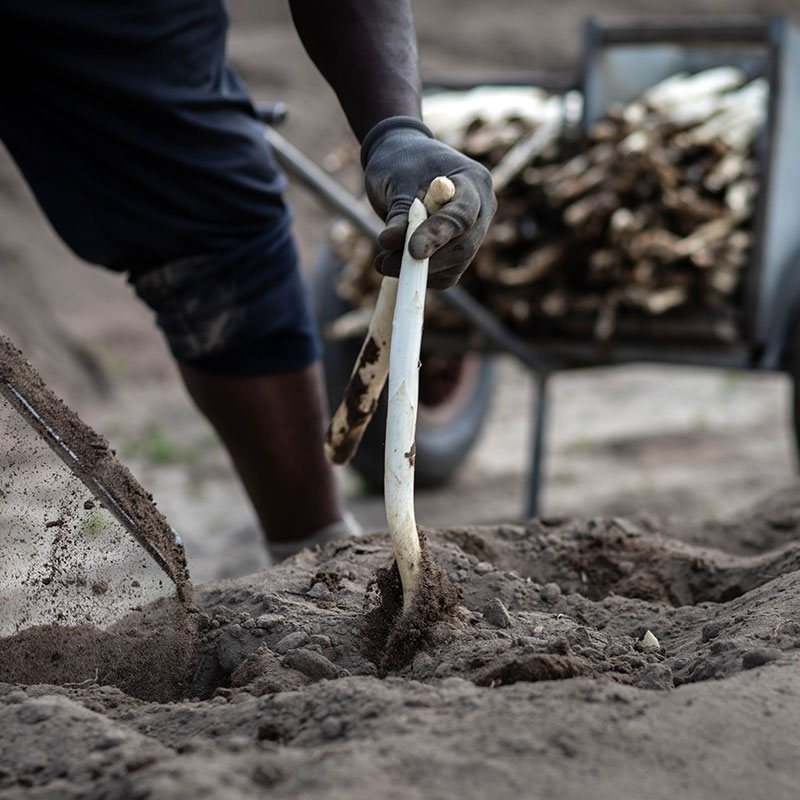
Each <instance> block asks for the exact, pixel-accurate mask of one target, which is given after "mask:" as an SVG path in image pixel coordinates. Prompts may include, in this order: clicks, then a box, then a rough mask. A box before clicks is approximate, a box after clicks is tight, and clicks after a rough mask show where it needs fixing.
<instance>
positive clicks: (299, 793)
mask: <svg viewBox="0 0 800 800" xmlns="http://www.w3.org/2000/svg"><path fill="white" fill-rule="evenodd" d="M649 8H650V4H647V3H643V2H636V1H635V0H614V2H610V1H609V2H605V3H600V4H597V3H594V4H589V3H586V2H585V0H575V2H566V3H560V4H559V5H558V13H556V12H555V11H554V10H553V9H552V8H551V7H549V6H545V5H544V4H540V5H539V6H538V7H537V6H532V5H531V4H529V3H523V2H520V0H501V1H500V2H498V3H495V4H493V5H492V7H491V13H489V12H487V10H486V8H485V6H480V5H478V4H477V3H476V2H473V0H469V1H468V2H465V1H463V0H461V1H460V2H455V0H435V2H429V3H422V2H417V3H416V4H415V9H416V13H417V21H418V26H419V30H420V44H421V56H422V63H423V67H424V70H425V72H426V73H427V74H429V75H433V74H442V73H445V74H450V75H452V74H460V75H464V74H469V75H473V74H484V75H485V74H503V73H507V72H509V71H535V70H541V69H561V70H566V71H571V70H574V69H575V68H576V59H577V57H578V55H579V27H580V21H581V20H582V18H583V17H584V15H585V14H586V13H598V14H606V13H608V14H612V13H613V14H617V15H636V16H639V15H646V14H648V13H650V12H649ZM701 11H703V12H704V13H707V12H726V11H727V12H735V13H752V12H756V11H758V12H770V11H775V12H781V11H783V12H786V13H795V14H796V13H797V12H796V10H795V4H794V3H792V2H790V0H784V2H780V1H771V2H759V3H756V2H750V1H749V0H747V2H730V1H728V0H725V1H723V0H705V2H704V3H702V4H699V3H697V2H691V3H690V2H688V0H678V2H675V3H673V4H671V6H670V13H675V14H678V13H700V12H701ZM232 12H233V22H234V25H233V30H232V35H231V52H232V56H233V58H234V60H235V62H236V63H237V65H238V66H239V68H240V70H241V71H242V73H243V75H244V76H245V78H246V80H247V81H248V84H249V85H250V86H251V89H252V91H253V93H254V94H255V95H256V96H257V97H258V98H259V99H260V100H264V101H267V100H285V101H288V103H289V106H290V113H291V118H290V121H289V123H288V124H287V127H286V134H287V136H289V137H290V138H291V139H292V140H293V141H294V142H296V143H297V144H298V145H299V146H300V147H302V148H303V149H305V150H306V151H307V152H309V153H310V154H312V155H314V156H316V157H318V158H322V157H324V156H325V154H326V153H328V152H330V151H331V150H334V149H335V148H337V147H339V146H342V145H345V146H351V140H349V138H348V133H347V128H346V124H345V122H344V120H343V118H342V116H341V113H340V112H339V111H338V110H337V108H336V104H335V100H334V99H333V97H332V95H331V93H330V91H329V90H328V89H327V87H326V86H325V85H324V83H323V82H322V81H321V79H320V78H319V77H318V76H317V75H316V73H315V72H314V70H313V67H312V66H311V65H310V64H309V63H308V61H307V59H306V58H305V56H304V55H303V54H302V50H301V48H300V45H299V43H298V42H297V39H296V37H295V35H294V34H293V32H292V29H291V26H290V24H289V22H288V17H287V14H286V11H285V9H284V7H283V5H282V4H280V5H279V4H260V3H259V4H256V3H253V2H251V1H250V0H238V1H237V2H233V3H232ZM348 143H350V145H348ZM343 179H344V180H345V181H348V182H350V184H351V186H353V187H355V186H356V185H357V178H356V177H355V176H353V175H352V174H350V173H348V174H345V175H344V176H343ZM291 199H292V202H293V204H294V206H295V209H296V212H297V218H298V225H297V229H298V234H299V239H300V245H301V251H302V253H303V255H304V257H305V260H306V262H307V263H309V264H310V263H311V262H312V261H313V254H314V252H315V250H316V248H317V246H318V245H319V243H320V241H321V240H322V239H323V237H324V235H325V227H326V220H327V215H326V213H325V211H324V210H322V209H320V208H319V207H318V206H317V205H316V204H315V202H314V201H313V200H311V199H309V198H308V197H307V196H306V195H304V194H303V193H302V191H301V190H298V189H292V190H291ZM0 241H1V242H2V250H0V275H2V281H3V287H4V290H3V292H2V294H0V320H1V322H0V326H2V328H3V330H4V331H5V332H7V333H9V334H10V335H11V336H12V338H14V339H15V341H17V342H18V343H19V344H20V345H21V346H22V347H23V348H24V349H25V350H26V352H27V354H28V355H29V357H30V358H31V359H32V360H33V361H34V363H35V364H36V366H37V367H39V369H40V370H41V371H42V373H43V374H44V376H45V378H46V379H47V380H48V381H49V382H50V383H51V384H52V386H53V388H54V389H56V390H57V391H58V392H59V393H60V394H62V395H63V396H64V397H65V398H66V399H67V400H68V401H69V402H70V403H71V404H72V405H73V406H74V407H75V408H76V409H77V410H78V411H79V412H80V414H81V415H82V416H83V417H84V418H86V420H87V421H88V422H89V423H90V424H92V425H93V426H94V427H96V428H97V429H99V430H101V431H102V432H103V433H104V434H106V435H107V436H108V437H109V439H110V440H111V442H112V444H113V446H114V447H115V448H116V449H117V450H118V452H119V453H120V455H121V456H122V459H123V461H124V462H125V463H126V464H128V465H129V466H131V468H132V470H133V471H134V473H135V474H136V475H137V476H138V477H139V479H140V480H141V481H142V483H143V484H144V485H145V486H146V487H147V488H148V489H149V490H150V491H152V492H153V493H154V495H155V497H156V499H157V500H158V502H159V507H160V508H161V509H162V510H163V511H164V512H165V513H166V515H167V517H168V519H169V520H170V521H171V523H172V524H173V525H174V526H175V527H176V528H178V530H179V531H180V532H181V534H182V536H183V538H184V540H185V542H186V547H187V555H188V557H189V562H190V569H191V572H192V575H193V578H194V581H195V583H196V584H201V585H200V587H199V591H198V604H199V606H200V611H201V612H202V613H201V614H198V615H195V616H194V617H192V626H193V627H192V629H191V630H190V636H189V640H188V645H187V644H186V640H184V639H183V638H181V637H178V638H179V639H180V642H182V643H183V644H182V645H181V647H180V649H178V650H176V655H177V654H182V655H185V654H186V653H187V652H189V654H190V655H191V660H192V668H191V669H189V670H188V671H187V670H185V669H177V668H178V667H180V666H181V664H185V663H186V662H184V661H182V660H181V659H180V658H177V657H176V658H175V659H173V660H169V659H167V660H163V659H162V662H161V667H162V668H163V667H166V668H172V667H175V668H176V670H177V672H175V671H173V672H172V673H171V674H170V675H167V676H166V678H168V680H167V679H165V680H160V679H159V680H156V679H155V676H154V681H153V684H152V685H151V686H150V687H148V686H147V685H144V686H143V685H142V682H141V680H139V681H133V680H132V679H131V674H130V670H129V671H128V672H127V673H126V671H125V670H119V671H117V672H115V671H114V670H107V671H103V670H101V667H102V666H103V665H106V666H107V665H108V660H107V657H105V658H106V660H105V661H103V660H102V658H100V657H99V656H97V657H95V656H94V655H93V654H95V653H97V652H99V651H97V650H96V649H95V648H96V643H93V640H92V639H91V637H89V638H87V640H86V642H87V644H86V648H87V649H86V651H85V652H84V653H78V656H79V658H78V660H77V662H76V663H74V664H71V665H68V666H69V675H70V677H71V678H72V680H70V681H69V683H71V684H76V685H72V686H67V687H55V686H52V685H48V683H47V681H48V680H56V679H60V680H63V674H64V673H59V674H56V673H52V674H51V675H50V677H49V678H48V675H47V673H46V666H47V659H46V658H44V659H42V664H41V665H40V666H43V669H45V672H44V673H37V674H36V676H35V680H34V679H33V678H32V677H31V675H30V674H28V675H26V674H24V673H15V674H14V675H13V676H12V675H11V673H9V672H6V675H8V676H9V678H12V677H13V680H15V681H19V682H20V683H21V685H12V684H10V683H9V684H0V719H2V722H1V723H0V731H2V733H0V797H4V798H5V797H9V798H16V797H26V798H28V797H42V798H56V797H58V798H61V797H67V798H69V797H98V798H99V797H158V798H170V797H178V796H181V797H183V796H186V795H192V794H193V795H196V796H198V797H220V796H225V797H231V798H236V797H252V796H269V797H273V796H274V797H293V798H296V797H315V798H316V797H344V796H347V797H356V798H358V797H365V798H366V797H370V798H373V797H400V796H401V795H402V796H403V797H420V798H423V797H424V798H450V797H457V796H460V797H470V798H471V797H475V798H482V797H488V796H492V797H519V796H520V795H522V796H534V797H543V798H544V797H553V798H571V799H572V798H584V797H586V798H589V797H593V798H639V797H644V796H650V797H655V798H660V797H664V798H667V797H670V798H672V797H675V796H681V797H714V798H717V797H719V798H723V797H724V798H738V797H741V798H752V797H761V796H767V795H768V796H771V797H776V798H784V797H785V798H790V797H796V795H797V791H796V786H797V781H798V778H800V774H798V773H800V759H798V758H797V753H798V748H799V747H800V740H799V739H798V733H797V725H796V720H797V717H798V710H799V709H800V700H799V699H798V693H797V680H798V675H799V674H800V662H798V658H797V652H798V647H800V626H798V622H797V620H800V608H798V601H797V598H798V597H799V596H800V593H799V592H798V589H800V585H798V581H799V580H800V579H798V572H797V570H798V566H800V564H798V559H800V554H798V549H797V545H796V544H795V543H794V541H795V540H796V538H797V537H796V534H797V525H798V524H800V523H799V522H798V521H799V520H800V500H798V498H800V492H799V491H798V488H799V487H798V486H797V485H796V484H794V483H793V479H794V448H793V444H792V441H791V437H790V432H789V422H788V408H789V388H790V387H789V384H788V380H787V379H786V378H785V377H784V376H780V375H756V374H752V373H750V374H739V373H729V372H713V371H707V370H697V369H688V368H663V367H653V366H641V367H630V368H625V369H619V370H613V371H612V370H592V371H586V372H580V373H569V374H563V375H559V376H557V377H556V378H555V382H554V385H553V392H554V394H553V419H552V424H551V426H550V429H549V433H548V437H549V458H548V461H547V471H546V484H545V488H544V496H543V511H544V514H545V516H546V518H547V519H548V522H547V524H545V523H537V522H530V523H521V524H513V523H515V522H520V521H521V517H522V509H523V507H524V497H525V481H526V468H527V458H528V453H527V450H528V448H527V445H526V441H527V436H528V428H529V418H530V414H531V412H532V407H533V404H534V402H535V397H534V392H533V387H532V385H531V381H530V380H529V379H528V377H527V376H526V375H525V373H524V372H523V371H522V370H520V368H519V367H518V366H517V365H515V364H514V363H513V362H511V361H508V360H503V361H502V363H501V365H500V366H501V369H500V378H499V381H498V392H497V395H496V399H495V405H494V407H493V410H492V415H491V418H490V420H489V424H488V426H487V428H486V430H485V432H484V434H483V436H482V438H481V441H480V442H479V443H478V446H477V447H476V448H475V450H474V451H473V453H472V455H471V456H470V459H469V460H468V462H467V463H466V464H465V465H464V468H463V469H462V471H461V472H460V473H459V475H458V477H457V478H456V480H454V482H453V484H452V485H451V486H450V487H448V488H447V489H446V490H442V491H439V492H435V493H425V494H422V495H420V496H418V498H417V515H418V519H419V520H420V522H421V523H422V524H424V525H426V526H429V527H438V528H439V529H441V530H440V531H439V532H435V533H432V534H431V541H432V551H433V555H434V558H435V559H436V561H437V562H438V563H440V564H442V565H443V566H444V567H445V569H446V571H447V572H448V573H449V574H450V576H451V579H452V580H453V581H454V582H455V583H456V585H458V586H459V587H460V588H461V590H462V592H463V595H462V599H461V604H462V606H463V610H462V617H461V619H460V620H459V621H458V622H457V623H455V624H454V625H452V626H444V627H442V628H441V629H439V630H437V632H436V636H435V638H434V641H432V642H431V643H430V644H429V646H428V647H427V648H426V649H425V651H424V652H422V653H420V654H418V655H417V656H416V657H415V658H414V659H413V660H412V661H411V662H410V663H409V664H408V665H406V666H404V667H401V668H399V669H396V670H393V671H392V673H391V674H390V675H389V676H388V677H384V676H381V675H379V674H378V667H377V665H376V663H375V661H374V660H373V659H371V658H370V657H368V656H367V655H365V654H364V652H363V650H362V648H363V642H364V639H365V637H364V631H363V630H362V627H361V625H362V620H363V604H364V597H365V591H366V587H367V583H368V581H369V579H370V577H371V576H372V575H373V573H374V570H375V569H376V567H377V566H379V565H382V564H385V563H386V562H387V560H388V558H389V548H388V542H387V540H386V538H385V536H383V535H381V534H378V535H375V536H371V537H368V538H366V539H364V540H358V541H354V542H352V543H349V544H347V545H344V546H342V547H330V548H328V549H326V550H325V551H323V552H321V553H317V554H305V555H303V556H301V557H299V558H298V559H296V560H294V561H293V562H291V563H289V564H286V565H283V566H281V567H278V568H273V569H269V570H267V571H263V572H257V571H255V570H256V569H257V568H258V567H259V566H260V565H261V566H266V560H265V556H264V555H263V551H262V549H261V547H260V542H259V539H258V534H257V531H256V529H255V526H254V522H253V515H252V512H251V511H250V509H249V508H248V506H247V504H246V501H245V499H244V496H243V494H242V492H241V490H240V489H239V487H238V484H237V483H236V481H235V479H234V477H233V475H232V473H231V470H230V466H229V464H228V463H227V460H226V458H225V456H224V454H223V453H222V451H221V450H220V448H219V445H218V443H217V442H216V440H215V439H214V437H213V435H212V434H211V432H210V431H209V429H208V427H207V425H206V424H205V423H204V422H203V421H202V420H201V419H200V418H199V417H198V415H197V414H196V413H195V412H194V411H193V410H192V409H191V408H190V407H189V405H188V402H187V400H186V398H185V395H184V393H183V390H182V389H181V388H180V386H179V383H178V380H177V376H176V373H175V371H174V368H173V366H172V365H171V363H170V361H169V359H168V357H167V355H166V352H165V348H164V346H163V344H162V342H161V341H160V338H159V335H158V333H157V332H156V331H155V330H154V329H153V326H152V324H151V322H150V320H149V314H148V312H147V311H146V310H145V309H142V308H141V307H140V306H138V305H137V304H136V302H135V301H134V299H133V298H132V296H131V292H130V290H129V289H128V287H127V286H125V284H124V282H123V281H122V280H121V279H119V278H118V277H117V276H110V275H106V274H104V273H102V272H101V271H98V270H95V269H91V268H87V267H85V266H83V265H81V264H79V263H77V262H76V261H75V260H74V259H73V258H72V257H71V256H70V255H69V254H68V253H66V252H65V250H64V248H63V247H62V245H61V244H60V243H59V242H57V241H56V239H55V237H54V236H53V234H52V232H50V231H49V229H48V228H47V227H46V224H45V223H44V222H43V221H42V220H41V218H40V216H39V214H38V211H37V210H36V208H35V204H34V202H33V201H32V199H31V197H30V195H29V193H28V192H27V190H26V189H25V187H24V186H23V185H22V184H21V182H20V181H19V179H18V177H17V176H16V174H15V172H14V170H13V167H12V166H11V165H10V164H9V162H8V160H7V159H0ZM32 308H35V309H36V310H37V312H38V313H37V314H35V315H33V314H31V313H30V309H32ZM342 483H343V486H344V489H345V491H346V492H347V495H348V497H349V502H350V505H351V507H352V509H353V510H354V512H355V514H356V516H357V517H358V518H359V520H360V521H361V523H362V525H363V526H364V527H365V529H366V530H380V529H382V528H383V527H384V520H383V516H382V504H381V501H380V499H379V498H374V497H369V496H365V495H364V494H363V491H362V489H361V487H360V484H359V482H358V480H357V479H356V478H355V477H354V476H353V475H351V474H349V473H345V474H343V476H342ZM784 486H786V487H788V488H786V489H783V490H782V491H780V492H778V489H780V488H781V487H784ZM756 500H760V505H759V506H757V507H756V508H755V509H754V510H750V511H747V506H748V505H749V504H750V503H751V502H753V501H756ZM737 512H738V513H737ZM562 517H569V519H568V520H566V519H559V518H562ZM479 523H487V524H486V525H484V526H483V527H478V528H476V527H475V526H476V525H477V524H479ZM713 548H718V549H713ZM220 578H229V580H223V581H218V580H217V579H220ZM207 581H216V582H212V583H206V582H207ZM647 630H651V631H652V632H653V633H654V634H655V635H656V637H657V638H658V640H659V642H660V644H661V647H660V648H659V649H657V650H655V649H654V650H646V649H643V646H642V637H643V635H644V633H645V632H646V631H647ZM179 633H183V631H179ZM187 648H188V649H187ZM51 655H52V654H51ZM23 661H24V659H23ZM4 663H5V664H8V663H9V662H4ZM15 663H20V659H19V658H17V660H16V661H15ZM0 666H2V665H1V664H0ZM61 666H63V664H62V665H61ZM151 666H152V665H149V666H147V665H146V666H145V667H143V669H142V671H144V672H145V674H147V670H148V669H150V668H151ZM78 667H80V670H78ZM76 670H78V671H77V672H76ZM81 670H82V671H81ZM59 676H60V677H59ZM161 677H164V676H161ZM139 678H141V675H139ZM31 681H33V685H30V686H26V685H25V684H26V683H27V682H31ZM106 683H107V684H110V685H104V684H106ZM156 684H157V685H158V686H159V687H164V686H167V687H168V688H169V691H166V690H165V693H162V694H159V693H155V694H154V692H153V686H154V685H156ZM120 686H121V687H122V689H121V688H119V687H120ZM123 689H124V690H125V691H124V692H123ZM160 691H161V690H159V692H160ZM142 697H144V698H146V699H140V698H142ZM185 698H188V699H185Z"/></svg>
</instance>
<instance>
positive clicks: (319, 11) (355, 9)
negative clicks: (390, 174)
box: [290, 0, 420, 141]
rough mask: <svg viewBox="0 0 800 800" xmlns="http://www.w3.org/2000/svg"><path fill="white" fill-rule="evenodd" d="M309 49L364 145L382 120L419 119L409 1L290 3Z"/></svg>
mask: <svg viewBox="0 0 800 800" xmlns="http://www.w3.org/2000/svg"><path fill="white" fill-rule="evenodd" d="M290 6H291V10H292V17H293V19H294V23H295V27H296V28H297V32H298V34H299V35H300V38H301V40H302V42H303V45H304V47H305V48H306V50H307V51H308V54H309V56H310V57H311V59H312V60H313V61H314V63H315V64H316V66H317V68H318V69H319V70H320V72H321V73H322V75H323V76H324V77H325V79H326V80H327V81H328V82H329V83H330V84H331V86H332V87H333V90H334V91H335V92H336V95H337V97H338V98H339V102H340V103H341V106H342V108H343V110H344V112H345V114H346V115H347V119H348V121H349V122H350V126H351V127H352V129H353V131H354V133H355V135H356V136H357V137H358V139H359V141H361V140H362V139H363V138H364V136H365V135H366V134H367V132H368V131H369V130H370V129H371V128H372V127H373V126H374V125H375V124H376V123H378V122H380V121H381V120H382V119H385V118H387V117H392V116H398V115H402V116H409V117H416V118H419V116H420V81H419V71H418V66H417V46H416V36H415V33H414V24H413V20H412V17H411V8H410V4H409V2H408V0H290Z"/></svg>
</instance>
